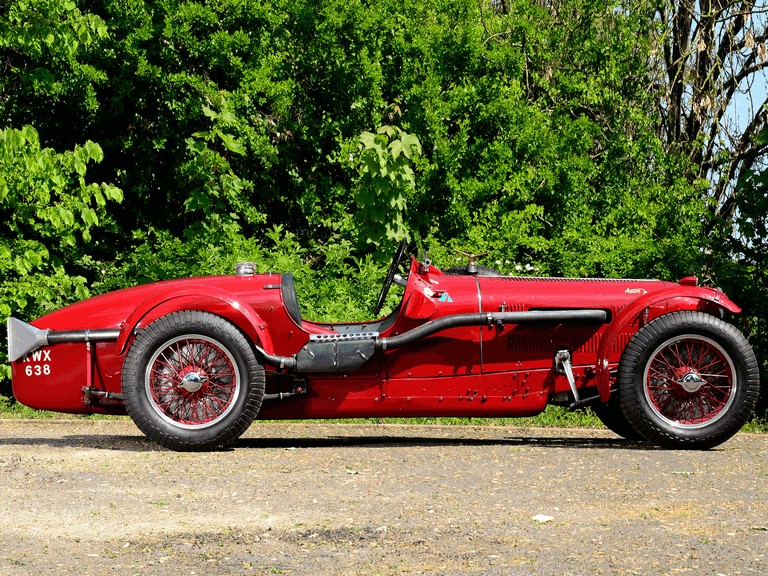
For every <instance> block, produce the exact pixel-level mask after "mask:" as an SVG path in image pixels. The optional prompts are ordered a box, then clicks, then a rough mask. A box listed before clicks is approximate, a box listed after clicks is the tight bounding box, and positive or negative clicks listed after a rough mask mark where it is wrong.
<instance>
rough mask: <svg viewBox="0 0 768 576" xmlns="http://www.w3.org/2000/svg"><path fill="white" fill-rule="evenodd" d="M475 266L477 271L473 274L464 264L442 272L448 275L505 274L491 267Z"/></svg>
mask: <svg viewBox="0 0 768 576" xmlns="http://www.w3.org/2000/svg"><path fill="white" fill-rule="evenodd" d="M476 268H477V272H475V273H474V274H472V273H470V272H469V270H467V267H466V266H456V267H454V268H448V269H447V270H444V271H443V274H448V275H449V276H506V274H503V273H502V272H499V271H498V270H494V269H493V268H488V267H487V266H477V267H476Z"/></svg>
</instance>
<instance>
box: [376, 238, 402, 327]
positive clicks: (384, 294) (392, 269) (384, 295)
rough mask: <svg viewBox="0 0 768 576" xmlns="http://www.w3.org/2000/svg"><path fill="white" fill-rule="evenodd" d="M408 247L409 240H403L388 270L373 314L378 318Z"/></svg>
mask: <svg viewBox="0 0 768 576" xmlns="http://www.w3.org/2000/svg"><path fill="white" fill-rule="evenodd" d="M406 246H408V240H407V239H406V238H403V241H402V242H401V243H400V248H398V249H397V252H396V253H395V257H394V258H393V259H392V264H390V266H389V270H387V277H386V278H385V279H384V285H383V286H382V287H381V292H379V299H378V300H376V309H375V310H374V312H373V313H374V315H376V316H378V314H379V312H380V311H381V307H382V306H384V300H385V299H386V298H387V294H388V293H389V287H390V286H392V280H394V279H395V274H396V273H397V268H398V267H399V266H400V260H401V259H402V257H403V253H404V252H405V247H406Z"/></svg>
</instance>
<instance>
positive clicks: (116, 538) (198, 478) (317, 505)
mask: <svg viewBox="0 0 768 576" xmlns="http://www.w3.org/2000/svg"><path fill="white" fill-rule="evenodd" d="M0 495H1V496H2V499H1V504H0V509H1V512H0V575H3V576H16V575H27V574H36V575H46V574H51V575H57V576H58V575H70V574H71V575H75V574H77V575H82V574H90V575H107V574H110V575H111V574H120V575H123V574H138V575H142V576H147V575H157V576H168V575H176V574H179V575H181V574H184V575H202V574H217V575H224V574H308V575H319V574H334V575H337V574H365V575H368V574H371V575H374V574H387V575H388V574H440V575H452V574H456V575H480V574H483V575H485V574H489V575H493V574H504V575H506V574H510V575H518V574H520V575H532V574H533V575H563V576H565V575H576V574H578V575H598V574H621V575H626V574H641V575H650V574H670V575H671V574H691V575H694V576H701V575H711V576H717V575H727V576H732V575H737V574H755V575H760V576H764V575H765V574H768V435H754V434H739V435H737V436H736V437H735V438H734V439H732V440H731V441H729V442H727V443H726V444H724V445H722V446H721V447H719V448H718V449H715V450H711V451H707V452H686V451H670V450H659V449H656V448H653V447H650V446H647V445H644V444H637V443H630V442H626V441H622V440H620V439H618V438H617V437H616V436H614V435H613V434H611V433H610V432H607V431H601V430H562V429H554V430H541V429H533V430H532V429H523V428H512V427H452V426H451V427H437V426H397V425H340V424H332V425H329V424H314V423H309V424H282V423H256V424H254V425H253V426H252V427H251V429H250V430H249V431H248V433H247V434H246V435H245V436H244V437H243V439H241V441H240V442H239V443H238V444H237V445H236V446H235V447H234V448H233V449H231V450H228V451H223V452H216V453H204V454H181V453H175V452H169V451H166V450H164V449H160V448H158V447H156V446H155V445H153V444H151V443H150V442H149V441H147V440H146V439H145V438H144V437H143V436H142V435H141V433H140V432H139V431H138V430H137V429H136V428H135V427H134V426H133V424H132V423H131V422H130V421H128V420H125V421H90V420H57V421H18V420H16V421H14V420H0Z"/></svg>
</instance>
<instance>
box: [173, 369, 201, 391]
mask: <svg viewBox="0 0 768 576" xmlns="http://www.w3.org/2000/svg"><path fill="white" fill-rule="evenodd" d="M204 382H205V378H203V377H202V376H200V374H199V373H197V372H190V373H189V374H185V375H184V377H183V378H182V379H181V384H179V387H180V388H184V390H186V391H187V392H190V393H195V392H199V391H200V389H201V388H202V387H203V383H204Z"/></svg>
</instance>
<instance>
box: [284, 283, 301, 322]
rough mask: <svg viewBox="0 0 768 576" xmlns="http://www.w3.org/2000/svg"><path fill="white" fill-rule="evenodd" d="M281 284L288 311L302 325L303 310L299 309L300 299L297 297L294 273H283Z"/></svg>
mask: <svg viewBox="0 0 768 576" xmlns="http://www.w3.org/2000/svg"><path fill="white" fill-rule="evenodd" d="M280 286H281V291H282V293H283V304H285V309H286V311H287V312H288V314H289V315H290V316H291V318H293V319H294V321H295V322H296V324H298V325H299V326H301V310H300V309H299V300H298V299H297V298H296V284H295V283H294V281H293V274H290V273H286V274H283V275H282V277H281V279H280Z"/></svg>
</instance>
